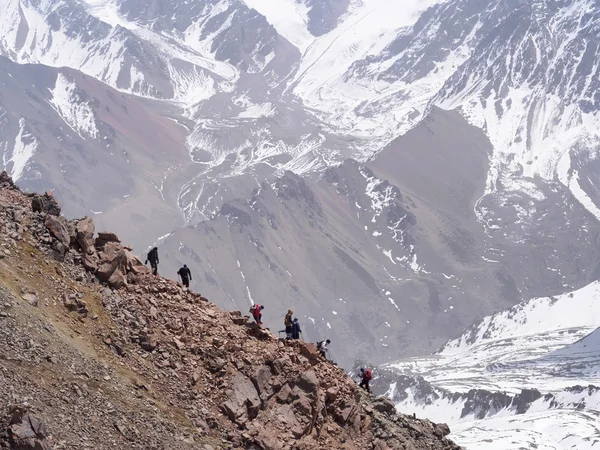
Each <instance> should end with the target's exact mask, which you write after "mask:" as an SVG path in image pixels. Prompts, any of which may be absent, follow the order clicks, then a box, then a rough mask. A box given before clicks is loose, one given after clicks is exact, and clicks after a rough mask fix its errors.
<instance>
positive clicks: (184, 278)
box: [177, 264, 192, 289]
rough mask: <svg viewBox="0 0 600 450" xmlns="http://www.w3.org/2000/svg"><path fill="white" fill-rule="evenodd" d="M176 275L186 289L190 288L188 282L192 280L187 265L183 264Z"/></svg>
mask: <svg viewBox="0 0 600 450" xmlns="http://www.w3.org/2000/svg"><path fill="white" fill-rule="evenodd" d="M177 275H179V277H180V278H181V282H182V283H183V285H184V286H185V287H186V288H188V289H189V288H190V280H191V279H192V272H190V269H189V268H188V266H187V264H184V265H183V267H182V268H181V269H179V270H178V271H177Z"/></svg>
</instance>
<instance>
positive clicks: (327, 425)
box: [0, 174, 458, 450]
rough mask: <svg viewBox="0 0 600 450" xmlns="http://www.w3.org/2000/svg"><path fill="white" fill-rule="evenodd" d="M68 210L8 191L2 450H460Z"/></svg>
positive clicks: (1, 272)
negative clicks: (155, 271)
mask: <svg viewBox="0 0 600 450" xmlns="http://www.w3.org/2000/svg"><path fill="white" fill-rule="evenodd" d="M58 208H59V206H58V204H56V202H55V201H54V199H53V196H52V194H51V193H49V192H47V193H46V194H45V195H44V196H37V195H30V194H25V193H23V192H21V191H19V190H18V188H16V187H15V186H14V184H13V183H12V180H10V178H9V177H8V176H6V174H2V175H1V176H0V323H1V326H0V390H2V391H3V392H6V393H7V395H5V396H3V397H2V399H0V411H2V419H0V421H1V422H2V423H0V425H1V427H2V429H3V430H7V431H6V433H5V435H4V436H3V438H2V439H0V442H2V444H1V445H0V446H4V447H8V448H69V449H79V448H81V449H85V448H94V449H104V448H119V447H120V448H124V447H126V448H132V449H133V448H140V449H141V448H144V449H149V448H153V449H159V448H175V447H177V448H183V449H187V448H190V449H192V448H198V449H204V450H210V449H216V448H223V449H234V448H235V449H237V448H239V449H241V448H245V449H248V448H250V449H256V450H258V449H264V450H274V449H321V448H339V449H349V450H350V449H369V448H373V449H378V450H384V449H392V448H393V449H400V448H403V449H458V447H457V446H456V445H454V444H453V443H452V442H450V441H449V440H447V439H446V438H445V436H446V435H447V434H448V433H449V429H448V427H447V426H445V425H436V424H433V423H431V422H430V421H427V420H420V419H416V418H412V417H408V416H403V415H399V414H397V413H396V411H395V409H394V407H393V405H392V403H391V402H390V401H388V400H386V399H379V398H377V399H371V398H369V397H368V396H367V395H365V394H364V393H363V392H361V391H360V390H358V389H357V386H356V383H355V382H354V381H353V380H351V379H350V378H349V377H348V376H347V375H346V374H345V373H344V372H343V371H342V370H340V369H339V368H337V367H336V366H334V365H332V364H331V363H330V362H328V361H326V360H324V359H323V358H321V357H320V356H319V354H318V352H317V351H316V349H315V347H314V346H313V345H312V344H310V343H304V342H291V343H288V342H284V341H280V340H279V339H277V338H276V337H275V336H273V335H272V334H271V333H270V332H269V330H266V329H261V328H258V327H256V326H255V325H254V324H249V323H247V319H248V318H247V317H245V316H243V315H242V314H241V313H240V312H227V311H224V310H221V309H219V308H217V307H216V306H215V305H214V304H212V303H211V302H209V301H208V300H207V299H205V298H204V297H202V296H201V295H199V294H195V293H192V292H189V291H188V290H186V289H184V288H183V287H182V286H181V285H179V284H177V283H175V282H173V281H169V280H166V279H163V278H160V277H154V276H152V275H151V274H150V273H149V271H148V269H147V268H146V267H145V266H144V264H143V263H142V262H141V261H140V260H139V259H138V258H136V257H135V256H134V255H133V254H132V253H131V250H132V249H131V248H129V247H126V246H123V244H122V243H121V242H119V239H118V237H117V236H116V235H114V234H113V233H108V232H101V233H99V234H98V236H97V237H96V233H95V227H94V224H93V221H92V220H91V219H89V218H84V219H80V220H73V221H68V220H66V219H65V218H64V217H61V216H60V215H59V213H60V209H58Z"/></svg>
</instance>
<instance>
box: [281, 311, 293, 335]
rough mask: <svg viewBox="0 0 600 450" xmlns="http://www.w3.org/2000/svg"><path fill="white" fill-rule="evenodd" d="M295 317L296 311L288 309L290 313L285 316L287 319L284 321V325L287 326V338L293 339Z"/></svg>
mask: <svg viewBox="0 0 600 450" xmlns="http://www.w3.org/2000/svg"><path fill="white" fill-rule="evenodd" d="M293 315H294V311H292V310H291V309H288V313H287V314H286V315H285V319H284V320H283V324H284V325H285V338H286V339H291V338H292V323H293V320H292V316H293Z"/></svg>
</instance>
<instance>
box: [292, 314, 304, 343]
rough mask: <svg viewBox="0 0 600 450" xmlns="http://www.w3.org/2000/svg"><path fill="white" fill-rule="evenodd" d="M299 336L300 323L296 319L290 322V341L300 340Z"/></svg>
mask: <svg viewBox="0 0 600 450" xmlns="http://www.w3.org/2000/svg"><path fill="white" fill-rule="evenodd" d="M301 334H302V330H301V329H300V322H298V319H294V321H293V322H292V339H300V335H301Z"/></svg>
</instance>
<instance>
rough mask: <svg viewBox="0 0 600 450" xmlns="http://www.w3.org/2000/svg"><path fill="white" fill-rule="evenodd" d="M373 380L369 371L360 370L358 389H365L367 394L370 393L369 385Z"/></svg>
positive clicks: (362, 368)
mask: <svg viewBox="0 0 600 450" xmlns="http://www.w3.org/2000/svg"><path fill="white" fill-rule="evenodd" d="M372 379H373V373H371V371H370V370H369V369H366V370H365V369H364V367H361V368H360V384H359V387H361V388H363V389H365V390H366V391H367V392H368V393H369V394H370V393H371V387H370V386H369V383H370V382H371V380H372Z"/></svg>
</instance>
